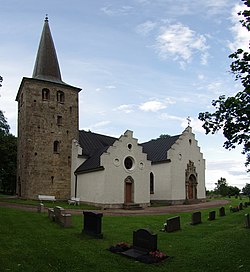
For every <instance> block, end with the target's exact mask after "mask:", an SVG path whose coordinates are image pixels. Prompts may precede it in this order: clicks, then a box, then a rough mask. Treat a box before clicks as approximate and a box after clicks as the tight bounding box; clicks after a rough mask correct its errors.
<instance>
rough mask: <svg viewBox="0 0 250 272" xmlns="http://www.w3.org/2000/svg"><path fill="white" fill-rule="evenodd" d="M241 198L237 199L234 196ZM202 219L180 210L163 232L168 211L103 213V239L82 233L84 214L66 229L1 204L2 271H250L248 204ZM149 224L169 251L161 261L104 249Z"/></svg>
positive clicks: (127, 239) (44, 217)
mask: <svg viewBox="0 0 250 272" xmlns="http://www.w3.org/2000/svg"><path fill="white" fill-rule="evenodd" d="M233 201H234V202H235V203H236V202H237V203H239V200H237V201H236V200H233ZM225 207H226V216H225V217H218V216H217V217H216V220H215V221H208V220H207V216H208V212H209V211H210V210H216V213H217V214H218V208H214V209H209V210H202V224H200V225H196V226H191V225H189V224H188V223H189V222H190V219H191V213H179V214H178V215H180V216H181V228H182V229H181V231H178V232H174V233H165V232H161V231H160V229H162V227H163V223H164V222H165V221H166V218H169V217H172V216H174V215H173V214H171V215H169V214H166V215H147V216H143V215H139V216H104V217H103V226H102V230H103V234H104V238H103V239H100V240H98V239H93V238H90V237H88V236H86V235H81V230H82V227H83V218H82V216H77V215H74V216H73V217H72V220H73V227H71V228H68V229H64V228H61V227H60V226H59V225H57V224H55V223H54V222H51V221H49V219H48V216H47V214H46V213H43V214H40V213H32V212H25V211H20V210H16V209H10V208H4V207H0V215H1V216H0V271H25V272H27V271H32V272H33V271H43V272H46V271H60V272H63V271H65V272H66V271H67V272H71V271H72V272H74V271H81V272H82V271H88V272H90V271H102V272H105V271H108V272H112V271H124V272H125V271H127V272H131V271H140V272H141V271H143V272H147V271H175V272H182V271H183V272H184V271H185V272H189V271H190V272H194V271H199V272H200V271H211V272H212V271H220V272H221V271H227V272H228V271H244V272H249V271H250V258H249V252H250V229H246V228H244V214H245V213H249V212H250V207H248V208H245V209H244V210H243V211H240V212H237V213H229V205H227V206H225ZM139 228H150V229H151V230H152V231H153V232H154V233H157V234H158V248H159V249H160V250H161V251H163V252H165V253H167V255H169V256H171V258H169V259H167V260H165V261H163V262H162V263H160V264H156V265H155V264H151V265H146V264H143V263H139V262H136V261H134V260H132V259H128V258H125V257H122V256H119V255H117V254H112V253H110V252H109V251H108V250H107V248H109V246H110V245H114V244H116V243H118V242H127V243H130V244H131V243H132V232H133V231H134V230H137V229H139Z"/></svg>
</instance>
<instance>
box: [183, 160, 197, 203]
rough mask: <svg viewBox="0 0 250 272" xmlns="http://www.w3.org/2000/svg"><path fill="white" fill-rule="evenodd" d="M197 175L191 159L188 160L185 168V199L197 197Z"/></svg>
mask: <svg viewBox="0 0 250 272" xmlns="http://www.w3.org/2000/svg"><path fill="white" fill-rule="evenodd" d="M197 177H198V174H197V173H196V168H195V166H194V163H193V162H192V161H189V163H188V164H187V169H186V199H187V200H194V199H197V198H198V197H197V184H198V181H197Z"/></svg>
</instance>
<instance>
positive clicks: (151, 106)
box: [139, 101, 167, 112]
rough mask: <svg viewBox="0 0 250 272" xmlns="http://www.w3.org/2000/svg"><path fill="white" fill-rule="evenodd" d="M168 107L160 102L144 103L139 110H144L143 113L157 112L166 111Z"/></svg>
mask: <svg viewBox="0 0 250 272" xmlns="http://www.w3.org/2000/svg"><path fill="white" fill-rule="evenodd" d="M166 107H167V105H166V104H164V103H162V102H160V101H148V102H145V103H142V104H141V105H140V106H139V109H140V110H142V111H153V112H156V111H159V110H162V109H165V108H166Z"/></svg>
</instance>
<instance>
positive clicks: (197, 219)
mask: <svg viewBox="0 0 250 272" xmlns="http://www.w3.org/2000/svg"><path fill="white" fill-rule="evenodd" d="M200 223H201V212H194V213H192V217H191V223H190V224H191V225H197V224H200Z"/></svg>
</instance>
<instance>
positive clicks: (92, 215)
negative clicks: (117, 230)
mask: <svg viewBox="0 0 250 272" xmlns="http://www.w3.org/2000/svg"><path fill="white" fill-rule="evenodd" d="M83 215H84V223H83V230H82V233H85V234H87V235H90V236H93V237H95V238H99V239H102V238H103V234H102V216H103V214H102V213H97V212H92V211H83Z"/></svg>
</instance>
